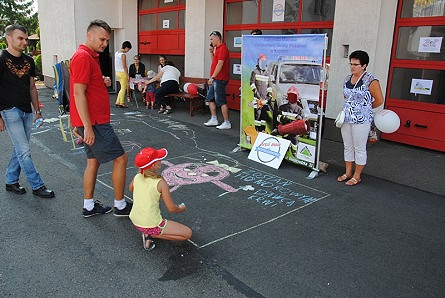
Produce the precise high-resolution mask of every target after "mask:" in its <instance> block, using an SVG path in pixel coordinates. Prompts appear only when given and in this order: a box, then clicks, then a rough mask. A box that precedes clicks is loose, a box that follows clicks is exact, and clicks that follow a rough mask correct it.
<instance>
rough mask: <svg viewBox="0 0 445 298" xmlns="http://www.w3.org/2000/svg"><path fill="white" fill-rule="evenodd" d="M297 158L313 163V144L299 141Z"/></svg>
mask: <svg viewBox="0 0 445 298" xmlns="http://www.w3.org/2000/svg"><path fill="white" fill-rule="evenodd" d="M297 158H298V159H301V160H304V161H307V162H309V163H315V146H312V145H309V144H306V143H303V142H299V143H298V151H297Z"/></svg>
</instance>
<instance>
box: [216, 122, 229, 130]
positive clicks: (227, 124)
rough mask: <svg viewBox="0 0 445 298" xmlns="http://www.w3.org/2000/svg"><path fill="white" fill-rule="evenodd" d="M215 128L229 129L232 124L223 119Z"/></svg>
mask: <svg viewBox="0 0 445 298" xmlns="http://www.w3.org/2000/svg"><path fill="white" fill-rule="evenodd" d="M216 128H218V129H231V128H232V124H230V122H228V121H227V122H226V121H224V122H223V123H221V125H218V126H217V127H216Z"/></svg>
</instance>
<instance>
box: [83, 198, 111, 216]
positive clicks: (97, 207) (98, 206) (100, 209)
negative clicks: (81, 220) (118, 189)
mask: <svg viewBox="0 0 445 298" xmlns="http://www.w3.org/2000/svg"><path fill="white" fill-rule="evenodd" d="M110 212H111V207H110V206H104V205H102V203H101V202H100V201H98V200H96V201H94V207H93V209H91V210H90V211H88V210H87V209H85V208H83V217H91V216H94V215H98V214H106V213H110Z"/></svg>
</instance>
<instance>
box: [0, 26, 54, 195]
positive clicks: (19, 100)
mask: <svg viewBox="0 0 445 298" xmlns="http://www.w3.org/2000/svg"><path fill="white" fill-rule="evenodd" d="M5 31H6V41H7V43H8V48H7V49H5V50H3V51H2V52H1V54H0V132H1V131H4V130H5V129H6V131H7V132H8V134H9V137H10V138H11V142H12V145H13V146H14V148H13V149H12V154H11V158H10V160H9V163H8V166H7V168H6V175H5V180H6V190H7V191H11V192H13V193H15V194H18V195H23V194H25V193H26V190H25V188H24V187H22V186H20V184H19V178H20V172H21V171H23V173H25V176H26V179H27V180H28V183H29V184H30V185H31V188H32V193H33V195H36V196H39V197H42V198H54V196H55V195H54V192H53V191H52V190H49V189H47V188H46V187H45V185H44V183H43V181H42V179H41V177H40V174H39V173H38V172H37V170H36V168H35V167H34V163H33V161H32V159H31V150H30V148H29V138H30V136H31V128H32V125H33V120H34V122H35V121H36V120H37V119H40V120H42V113H41V111H40V107H39V102H38V93H37V88H36V84H35V79H34V78H35V76H36V70H35V65H34V60H33V59H32V58H31V57H29V56H27V55H24V54H23V51H24V50H25V49H26V47H27V46H28V32H27V30H26V29H25V28H24V27H23V26H21V25H16V24H15V25H9V26H7V27H6V29H5ZM31 106H32V108H34V113H35V119H33V118H34V117H33V113H32V108H31ZM2 153H3V154H4V152H2Z"/></svg>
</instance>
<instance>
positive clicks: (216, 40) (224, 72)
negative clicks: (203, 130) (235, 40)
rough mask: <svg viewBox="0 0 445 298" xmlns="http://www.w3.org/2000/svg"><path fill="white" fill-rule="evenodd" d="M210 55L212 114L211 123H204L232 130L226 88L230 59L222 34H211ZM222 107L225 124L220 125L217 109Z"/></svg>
mask: <svg viewBox="0 0 445 298" xmlns="http://www.w3.org/2000/svg"><path fill="white" fill-rule="evenodd" d="M209 51H210V55H211V57H212V65H211V66H210V79H209V81H208V83H209V86H210V88H209V92H208V93H207V97H206V102H208V104H209V107H210V113H211V114H212V116H211V118H210V120H209V121H207V122H206V123H204V125H205V126H216V128H218V129H231V128H232V125H231V123H230V121H229V108H228V107H227V102H226V86H227V83H228V82H229V77H230V59H229V50H228V49H227V46H226V44H225V43H223V42H222V36H221V33H219V32H218V31H213V32H212V33H210V47H209ZM217 107H221V112H222V115H223V117H224V122H223V123H221V125H218V118H217V116H216V108H217Z"/></svg>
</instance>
